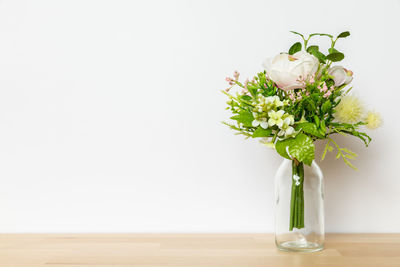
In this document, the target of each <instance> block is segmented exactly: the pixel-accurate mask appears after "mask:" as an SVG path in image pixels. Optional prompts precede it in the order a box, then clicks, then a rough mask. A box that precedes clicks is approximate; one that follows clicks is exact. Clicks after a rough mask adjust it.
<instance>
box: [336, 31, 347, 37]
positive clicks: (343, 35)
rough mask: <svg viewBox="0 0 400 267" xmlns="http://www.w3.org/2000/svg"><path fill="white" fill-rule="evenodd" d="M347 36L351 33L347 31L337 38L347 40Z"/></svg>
mask: <svg viewBox="0 0 400 267" xmlns="http://www.w3.org/2000/svg"><path fill="white" fill-rule="evenodd" d="M347 36H350V32H348V31H345V32H342V33H341V34H339V35H338V37H337V38H346V37H347Z"/></svg>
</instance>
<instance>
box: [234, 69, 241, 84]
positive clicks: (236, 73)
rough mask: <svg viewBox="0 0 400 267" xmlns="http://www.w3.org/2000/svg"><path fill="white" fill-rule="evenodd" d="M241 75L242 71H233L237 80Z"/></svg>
mask: <svg viewBox="0 0 400 267" xmlns="http://www.w3.org/2000/svg"><path fill="white" fill-rule="evenodd" d="M239 75H240V73H239V72H238V71H236V70H235V71H234V72H233V77H234V78H235V80H236V81H237V80H238V79H239Z"/></svg>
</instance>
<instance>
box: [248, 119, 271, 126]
mask: <svg viewBox="0 0 400 267" xmlns="http://www.w3.org/2000/svg"><path fill="white" fill-rule="evenodd" d="M251 125H253V127H258V126H259V125H260V126H261V128H263V129H267V128H268V122H267V119H266V118H260V119H255V120H254V121H253V122H252V123H251Z"/></svg>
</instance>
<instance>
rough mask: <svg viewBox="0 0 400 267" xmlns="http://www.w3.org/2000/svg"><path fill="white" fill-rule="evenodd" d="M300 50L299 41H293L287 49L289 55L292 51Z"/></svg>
mask: <svg viewBox="0 0 400 267" xmlns="http://www.w3.org/2000/svg"><path fill="white" fill-rule="evenodd" d="M300 50H301V43H300V42H297V43H294V44H293V45H292V46H291V47H290V49H289V55H293V54H294V53H296V52H299V51H300Z"/></svg>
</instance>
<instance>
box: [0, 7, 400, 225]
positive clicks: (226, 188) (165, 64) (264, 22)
mask: <svg viewBox="0 0 400 267" xmlns="http://www.w3.org/2000/svg"><path fill="white" fill-rule="evenodd" d="M399 13H400V2H399V1H352V2H351V1H348V0H345V1H338V0H336V1H333V2H328V1H326V2H325V1H300V2H299V1H293V2H286V1H261V0H260V1H247V0H246V1H244V0H243V1H203V0H202V1H111V0H110V1H95V0H92V1H88V0H85V1H71V0H68V1H53V0H47V1H45V0H37V1H11V0H9V1H0V232H272V231H273V227H274V226H273V225H274V212H273V201H274V197H273V191H274V181H273V176H274V173H275V170H276V168H277V167H278V166H279V164H280V162H281V158H280V157H279V156H278V155H277V154H276V153H275V152H274V151H272V150H269V149H267V148H265V147H263V146H261V145H259V144H258V142H257V141H255V140H248V141H246V140H244V139H243V138H242V137H240V136H235V135H233V133H232V132H231V131H230V130H229V129H228V128H226V127H224V126H223V125H222V124H221V123H220V122H221V121H222V120H224V119H227V118H228V116H229V114H228V113H227V112H226V111H225V110H224V108H225V101H226V98H225V96H224V95H223V94H222V93H221V92H220V91H219V90H221V89H224V88H226V83H225V81H224V78H225V77H226V76H228V75H231V73H232V72H233V71H234V70H239V71H240V72H241V75H242V77H243V78H244V77H249V76H251V75H253V74H255V73H256V72H257V71H261V70H262V68H261V62H262V61H263V60H264V59H265V58H266V57H271V56H274V55H275V54H277V53H279V52H281V51H286V50H287V49H288V48H289V47H290V45H291V44H292V43H293V42H295V41H297V40H298V38H297V37H296V36H294V35H292V34H290V33H289V30H296V31H299V32H303V33H311V32H327V33H333V34H338V33H340V32H342V31H344V30H350V31H351V36H350V37H348V38H346V39H344V40H342V41H340V42H339V43H338V47H339V50H341V51H343V52H344V53H345V54H346V59H345V60H344V61H343V64H344V65H345V66H346V67H347V68H349V69H351V70H353V71H354V91H355V92H357V93H358V95H359V96H360V97H361V98H362V99H363V100H364V101H365V103H368V105H367V107H368V108H374V109H376V110H378V111H380V112H381V114H382V116H383V117H384V120H385V124H384V126H383V127H382V128H381V129H379V130H377V131H374V132H371V136H372V137H373V142H372V143H371V145H370V147H369V148H368V149H366V148H364V147H363V144H362V143H361V142H360V141H359V140H356V139H352V138H348V139H346V138H341V137H337V138H336V140H338V141H339V142H340V143H341V144H342V145H343V146H347V147H349V148H350V149H351V150H354V151H355V152H357V153H358V154H359V155H360V156H359V158H358V160H357V161H356V162H355V164H356V165H357V166H358V167H359V171H353V170H352V169H350V168H348V167H346V166H345V165H344V164H343V162H342V161H340V160H334V156H333V155H330V156H329V157H328V159H326V160H325V161H323V162H321V163H320V165H321V168H322V170H323V172H324V174H325V177H326V205H325V207H326V229H327V231H328V232H400V212H399V203H400V174H399V168H400V162H399V160H400V157H399V155H398V153H399V152H398V151H399V149H400V138H399V132H398V129H399V115H398V114H399V103H400V102H399V101H400V93H399V92H400V91H399V90H400V87H399V80H398V79H399V77H400V75H399V71H400V69H399V62H400V57H399V49H400V38H399V26H400V19H399ZM321 43H322V45H327V44H328V40H325V39H321ZM320 149H321V148H319V150H320Z"/></svg>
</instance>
